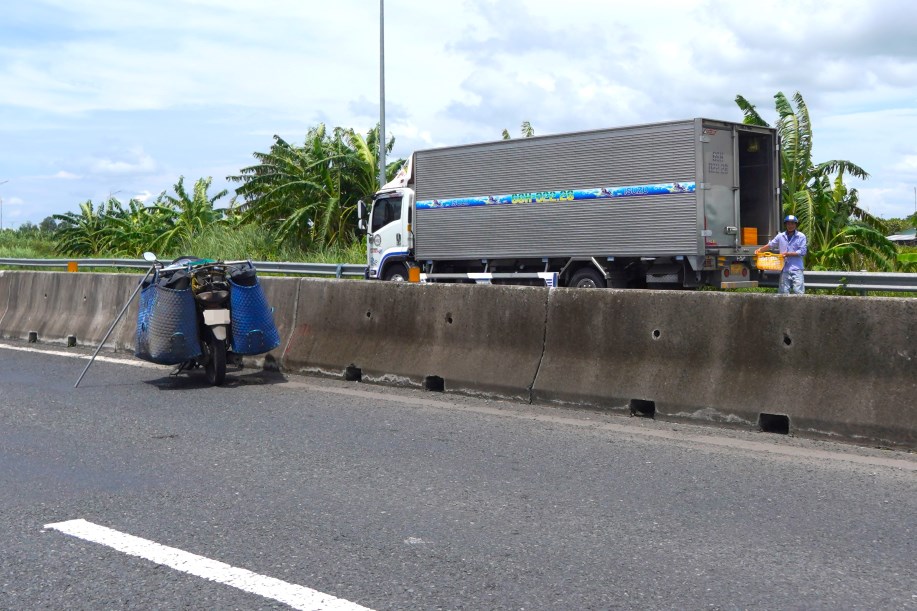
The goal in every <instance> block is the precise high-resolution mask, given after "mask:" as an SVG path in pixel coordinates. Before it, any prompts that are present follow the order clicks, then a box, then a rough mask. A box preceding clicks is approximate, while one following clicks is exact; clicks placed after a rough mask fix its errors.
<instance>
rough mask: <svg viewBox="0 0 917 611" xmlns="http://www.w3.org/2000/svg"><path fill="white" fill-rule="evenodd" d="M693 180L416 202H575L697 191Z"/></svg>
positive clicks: (460, 205) (420, 206) (430, 206)
mask: <svg viewBox="0 0 917 611" xmlns="http://www.w3.org/2000/svg"><path fill="white" fill-rule="evenodd" d="M695 188H696V183H694V182H669V183H661V184H654V185H633V186H628V187H600V188H597V189H571V190H567V191H538V192H533V193H513V194H510V195H491V196H487V197H460V198H455V199H428V200H423V201H419V202H417V208H418V209H419V210H430V209H433V208H467V207H469V206H499V205H503V204H528V203H537V204H541V203H550V202H572V201H578V200H586V199H612V198H617V197H635V196H642V195H668V194H671V193H694V190H695Z"/></svg>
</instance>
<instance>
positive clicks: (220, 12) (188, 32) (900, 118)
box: [0, 0, 917, 220]
mask: <svg viewBox="0 0 917 611" xmlns="http://www.w3.org/2000/svg"><path fill="white" fill-rule="evenodd" d="M377 7H378V5H376V4H372V3H368V4H367V3H366V2H365V1H363V0H359V1H358V0H338V2H333V3H332V2H326V3H311V2H302V1H301V0H264V1H262V2H259V3H251V2H250V1H248V0H157V1H153V0H136V1H134V2H123V0H93V1H91V2H90V1H89V0H30V1H29V2H24V3H22V2H21V3H10V6H8V7H5V12H4V19H3V21H2V22H0V116H2V117H3V118H2V120H0V140H2V141H3V142H4V146H5V147H6V151H13V150H15V151H16V153H15V155H14V154H12V153H10V152H5V151H0V167H3V168H4V172H5V174H4V177H3V178H7V176H6V174H7V173H10V176H9V178H12V179H16V180H14V182H16V183H19V184H20V185H21V184H22V183H23V180H22V179H23V178H24V177H29V176H31V177H37V176H42V177H48V176H50V175H54V172H55V171H57V169H58V168H61V167H68V168H71V170H70V171H65V172H58V173H57V174H56V175H54V177H55V178H58V179H59V180H56V181H43V182H42V185H41V187H40V189H39V187H37V186H36V187H35V190H34V191H32V192H30V193H29V194H28V197H27V199H28V201H30V202H35V204H34V205H35V212H34V214H35V216H36V220H40V219H41V218H43V217H44V216H47V215H48V214H51V213H54V212H63V210H60V209H59V207H60V206H61V205H62V204H61V202H69V204H68V205H72V206H75V205H76V204H77V203H78V202H80V201H85V200H86V199H88V198H90V197H97V194H100V193H101V194H107V193H110V192H112V191H117V190H119V189H122V190H123V192H124V193H130V192H135V193H140V194H143V193H150V192H158V191H160V190H161V188H169V187H171V185H172V184H174V182H175V180H177V178H178V176H179V175H182V174H183V175H185V176H186V177H187V178H188V180H189V181H190V180H193V179H194V178H196V177H197V176H207V175H212V176H214V178H215V181H214V187H217V186H218V185H219V184H220V181H221V179H222V177H224V176H226V175H228V174H234V173H236V172H237V171H238V168H241V167H244V166H246V165H249V164H251V163H252V158H251V153H252V152H254V151H255V150H260V151H264V150H267V149H268V148H269V146H270V144H271V140H270V137H271V136H272V135H273V134H281V135H283V137H285V138H286V139H288V140H290V141H292V142H301V138H302V135H304V134H305V131H306V129H308V127H310V126H312V125H314V124H315V123H317V122H318V121H325V122H326V123H327V124H328V125H329V126H337V125H340V126H346V127H353V128H355V129H358V130H359V131H361V132H365V130H366V129H368V128H369V127H371V126H373V125H374V124H375V123H376V121H377V120H378V119H377V117H378V99H379V93H378V83H379V81H378V52H379V47H378V38H377V36H378V31H379V29H378V26H379V22H378V17H379V15H378V8H377ZM385 8H386V20H385V25H386V103H387V104H386V105H387V113H386V114H387V117H386V127H387V131H388V133H389V134H390V135H394V136H395V137H396V151H395V154H396V155H399V156H405V155H407V154H409V153H410V151H411V150H412V149H413V148H429V147H431V146H439V145H447V144H460V143H463V142H469V141H480V140H486V139H495V138H499V137H500V133H501V131H502V130H503V129H504V128H506V129H509V130H510V132H511V133H513V134H514V135H515V134H516V133H518V126H519V124H520V123H521V122H522V121H525V120H527V121H530V122H531V123H532V125H533V127H534V128H535V131H536V133H537V134H546V133H556V132H560V131H567V130H577V129H590V128H600V127H607V126H613V125H624V124H632V123H645V122H653V121H662V120H668V119H683V118H689V117H695V116H709V117H712V118H723V119H736V120H738V119H740V118H741V114H740V113H739V111H738V109H737V107H736V106H735V104H734V103H733V99H734V97H735V96H736V94H742V95H744V96H745V97H747V98H748V99H749V100H750V101H752V102H753V103H755V104H757V105H758V108H759V111H761V113H762V115H764V116H765V118H767V119H768V120H770V121H773V120H774V115H775V112H774V107H773V106H774V105H773V95H774V93H776V92H777V91H783V92H784V93H786V94H787V95H788V96H789V95H792V94H793V93H794V92H795V91H797V90H798V91H800V92H802V94H803V96H804V97H805V99H806V102H807V103H808V105H809V110H810V113H811V116H812V120H813V125H814V127H815V151H816V160H817V161H818V160H825V159H832V158H838V159H849V160H851V161H853V162H855V163H858V164H859V165H861V166H863V167H864V168H865V169H866V170H868V171H869V172H870V174H871V175H872V178H871V179H870V180H869V181H867V182H866V183H863V184H859V183H857V186H859V187H860V188H861V191H860V193H861V201H862V202H865V203H866V204H868V205H869V206H871V207H872V208H873V209H877V208H881V209H886V210H888V211H889V214H892V215H896V216H900V215H901V214H903V213H905V212H907V209H912V205H911V204H909V203H908V202H912V200H913V193H912V191H913V182H914V180H915V176H914V174H915V169H914V167H913V165H912V164H913V157H914V156H917V150H915V145H914V142H915V134H917V111H915V110H914V100H915V99H917V43H915V40H917V38H915V37H914V36H913V32H911V30H912V26H913V23H912V22H913V20H912V19H907V18H905V17H907V16H910V15H912V14H913V10H914V9H913V3H912V0H876V1H874V2H870V3H863V2H862V1H861V0H837V1H836V2H831V3H824V2H822V1H820V0H762V2H758V3H753V4H749V3H741V2H730V1H727V0H682V1H677V2H676V1H675V0H641V2H639V3H611V2H607V1H606V0H566V1H565V2H563V3H561V4H558V3H556V2H551V1H548V0H456V1H454V2H451V3H436V2H427V3H417V2H408V1H406V0H389V1H388V2H386V7H385ZM801 24H802V25H801ZM179 123H180V125H177V124H179ZM227 168H234V169H227ZM230 186H232V185H230ZM7 187H9V186H8V185H7ZM21 188H23V189H25V186H22V187H21ZM220 188H222V187H220ZM908 195H910V197H908ZM51 206H57V209H49V208H50V207H51Z"/></svg>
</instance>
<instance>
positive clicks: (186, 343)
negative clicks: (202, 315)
mask: <svg viewBox="0 0 917 611" xmlns="http://www.w3.org/2000/svg"><path fill="white" fill-rule="evenodd" d="M199 338H200V335H199V329H198V322H197V309H196V306H195V304H194V295H193V294H192V293H191V289H190V288H187V289H183V290H174V289H169V288H166V287H164V286H162V285H160V284H159V283H157V282H153V283H151V284H150V285H149V286H147V287H145V288H144V289H142V290H141V291H140V307H139V309H138V312H137V347H136V350H135V351H134V354H135V355H136V356H137V357H138V358H141V359H143V360H145V361H151V362H153V363H159V364H160V365H177V364H178V363H183V362H185V361H187V360H190V359H193V358H195V357H198V356H200V355H201V343H200V339H199Z"/></svg>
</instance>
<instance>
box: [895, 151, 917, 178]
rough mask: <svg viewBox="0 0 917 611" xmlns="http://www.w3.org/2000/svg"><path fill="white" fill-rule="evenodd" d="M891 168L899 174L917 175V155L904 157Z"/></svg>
mask: <svg viewBox="0 0 917 611" xmlns="http://www.w3.org/2000/svg"><path fill="white" fill-rule="evenodd" d="M892 167H893V168H894V169H895V170H898V171H899V172H905V173H908V174H917V155H905V156H904V157H903V158H902V159H901V161H899V162H898V163H896V164H895V165H894V166H892Z"/></svg>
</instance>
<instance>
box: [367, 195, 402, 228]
mask: <svg viewBox="0 0 917 611" xmlns="http://www.w3.org/2000/svg"><path fill="white" fill-rule="evenodd" d="M399 219H401V198H400V197H398V198H387V199H377V200H376V203H375V204H373V217H372V223H371V224H370V227H369V230H370V231H371V232H373V233H375V232H377V231H379V230H380V229H382V228H383V227H385V226H386V225H388V224H389V223H391V222H392V221H397V220H399Z"/></svg>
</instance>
